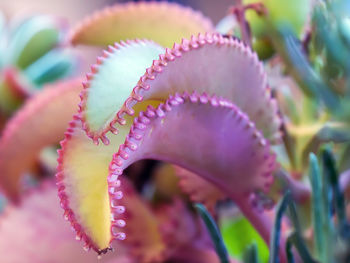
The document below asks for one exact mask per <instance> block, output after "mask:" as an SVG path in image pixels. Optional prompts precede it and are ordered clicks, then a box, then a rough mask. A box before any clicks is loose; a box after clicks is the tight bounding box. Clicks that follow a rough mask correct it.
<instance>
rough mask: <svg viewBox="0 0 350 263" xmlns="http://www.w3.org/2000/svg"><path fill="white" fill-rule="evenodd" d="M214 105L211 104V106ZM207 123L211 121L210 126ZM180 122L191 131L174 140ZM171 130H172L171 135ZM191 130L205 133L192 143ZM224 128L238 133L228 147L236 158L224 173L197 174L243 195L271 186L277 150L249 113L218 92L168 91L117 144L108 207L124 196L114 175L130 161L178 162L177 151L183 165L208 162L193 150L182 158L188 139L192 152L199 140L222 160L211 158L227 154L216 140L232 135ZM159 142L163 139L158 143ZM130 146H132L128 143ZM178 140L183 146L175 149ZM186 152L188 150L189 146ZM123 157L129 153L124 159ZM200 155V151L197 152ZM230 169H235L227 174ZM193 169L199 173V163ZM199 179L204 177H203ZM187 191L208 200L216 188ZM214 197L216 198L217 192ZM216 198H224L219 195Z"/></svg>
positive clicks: (216, 170)
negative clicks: (201, 128)
mask: <svg viewBox="0 0 350 263" xmlns="http://www.w3.org/2000/svg"><path fill="white" fill-rule="evenodd" d="M213 104H214V105H215V106H212V105H213ZM201 105H203V106H201ZM203 107H204V108H203ZM176 116H192V117H191V118H186V117H183V118H182V119H179V117H176ZM158 119H165V120H166V121H165V122H162V124H161V125H159V123H158ZM187 119H189V120H187ZM193 119H195V120H194V122H195V123H197V124H198V122H199V120H201V121H202V125H203V126H205V128H203V129H204V130H205V134H207V133H208V131H211V136H210V137H208V135H205V134H204V133H203V134H202V131H201V130H200V129H197V130H196V127H194V125H193V123H192V120H193ZM221 119H225V122H221V121H220V120H221ZM211 124H212V125H215V126H213V127H211V126H210V125H211ZM206 125H207V126H208V127H207V126H206ZM199 126H201V125H199ZM179 127H191V131H187V134H188V135H187V136H180V137H181V140H177V139H176V137H177V136H176V135H175V134H180V133H181V132H180V131H179V130H178V129H179ZM210 127H211V128H210ZM224 127H228V128H227V129H228V130H225V128H224ZM150 130H152V132H151V134H149V133H150ZM165 130H166V131H167V135H165V134H164V133H163V132H165ZM192 130H196V131H192ZM217 130H220V131H221V132H220V133H218V132H217ZM173 133H174V135H172V134H173ZM192 133H196V134H197V136H199V135H203V138H202V137H200V138H201V140H198V141H196V143H193V142H192V143H191V142H190V141H191V139H192V140H193V138H192V137H191V136H192V135H193V134H192ZM222 133H230V135H232V137H234V138H236V139H233V140H232V141H231V142H227V143H228V144H232V147H236V148H237V149H234V148H232V150H230V154H231V155H232V156H236V157H234V158H237V159H232V160H230V161H228V164H227V165H229V167H230V168H228V167H226V168H225V169H224V171H226V173H224V172H223V171H221V170H220V168H219V169H218V168H216V167H211V166H210V165H209V166H208V167H207V166H206V167H205V168H203V169H205V171H206V172H205V173H206V174H207V173H208V171H211V172H212V173H215V175H216V176H214V177H210V175H209V178H208V177H206V176H205V175H203V174H200V175H201V176H203V177H204V178H206V179H208V180H212V181H215V182H216V183H217V184H218V185H220V186H221V187H223V188H225V191H224V192H225V193H226V195H227V196H229V195H230V193H231V194H232V191H233V192H234V193H235V195H237V192H239V193H241V194H242V195H244V194H246V193H247V192H248V193H254V192H255V191H257V190H261V191H263V192H265V191H266V190H267V188H269V186H270V185H271V180H273V177H272V175H271V174H272V172H273V171H274V169H275V168H276V160H275V155H274V154H272V153H271V151H270V148H269V143H268V141H267V140H266V139H264V138H263V135H262V134H261V133H260V132H259V131H257V129H256V127H255V125H254V124H253V123H252V122H251V121H250V120H249V118H248V116H247V115H245V114H244V113H242V112H241V111H240V110H239V108H238V107H236V106H234V105H233V104H232V103H231V102H229V101H227V100H224V99H221V98H218V97H217V96H209V95H207V94H206V93H203V94H198V93H197V92H193V93H191V94H189V93H184V94H182V95H179V94H175V95H172V96H169V98H168V100H166V102H165V103H162V104H160V105H159V106H158V107H157V108H153V107H151V106H149V107H148V108H147V110H146V111H145V112H141V113H140V114H139V116H138V117H137V118H135V119H134V124H133V126H132V127H131V129H130V132H129V135H128V136H127V139H126V140H125V143H124V144H123V145H121V146H120V147H119V150H118V152H117V153H116V154H115V155H114V156H113V160H112V162H111V165H110V171H109V176H108V188H109V194H110V205H111V207H115V206H118V205H117V204H118V200H121V199H122V193H121V192H120V190H118V187H119V186H116V182H117V181H118V180H119V179H118V176H120V175H121V174H122V173H123V169H125V168H126V167H127V166H128V165H130V164H131V163H132V162H134V161H136V160H139V159H140V158H141V159H142V158H147V157H148V155H149V156H152V158H155V159H159V160H167V161H170V162H176V160H177V159H176V158H178V157H176V156H181V158H182V162H183V163H184V164H183V165H184V166H189V169H193V170H196V169H198V167H194V166H196V165H199V166H202V165H204V166H205V165H206V164H204V163H201V161H200V160H195V159H193V156H197V155H196V154H195V153H193V155H191V156H192V157H188V158H189V159H191V158H192V159H191V160H192V161H191V162H186V159H187V155H186V153H185V152H186V149H187V148H186V147H187V146H186V145H184V144H191V145H192V148H191V151H192V152H193V151H195V150H196V149H195V148H196V146H195V145H196V144H199V145H200V146H199V148H200V149H205V148H208V149H210V150H208V152H213V153H212V155H211V154H209V155H210V157H206V158H210V159H212V162H213V163H214V162H215V163H220V162H221V161H220V160H217V161H214V159H215V158H220V157H219V156H222V155H225V151H226V150H229V148H227V145H226V144H227V143H222V142H221V141H220V140H224V139H223V138H228V137H230V136H227V137H225V135H222ZM231 133H232V134H231ZM135 134H137V138H136V137H135ZM163 136H166V137H167V138H168V140H169V138H175V139H173V140H172V141H171V142H165V141H161V138H162V137H163ZM220 136H221V137H220ZM222 136H224V137H222ZM140 137H141V138H144V140H142V139H140ZM186 137H188V138H186ZM190 138H191V139H190ZM182 140H184V141H182ZM206 143H208V145H204V144H206ZM211 143H213V145H211ZM242 143H244V144H245V145H244V147H243V146H242V145H241V144H242ZM159 144H162V146H160V145H159ZM163 144H164V145H163ZM167 144H169V145H170V144H171V145H173V146H174V147H170V146H169V145H167ZM131 145H133V146H132V147H131ZM176 145H182V146H179V147H178V148H177V147H176ZM209 145H210V146H209ZM188 147H190V146H188ZM144 148H146V149H144ZM170 148H171V149H172V150H171V151H167V149H170ZM217 149H221V150H217ZM239 149H241V150H239ZM176 151H179V152H176ZM182 151H184V152H182ZM188 151H189V152H191V151H190V150H188ZM235 151H237V152H235ZM174 152H175V153H174ZM242 155H244V156H245V157H247V161H246V162H245V164H244V165H243V166H241V168H239V165H242V164H240V162H241V161H238V159H239V160H242V158H241V156H242ZM126 156H127V158H125V157H126ZM198 156H200V154H199V155H198ZM225 156H226V155H225ZM135 158H136V159H135ZM206 158H205V159H206ZM192 163H195V165H194V166H191V165H192ZM252 163H254V165H252ZM221 165H224V164H221ZM237 167H238V168H237ZM249 167H250V168H252V167H254V168H253V170H249V169H250V168H249ZM256 167H258V168H256ZM230 169H231V170H233V171H231V172H230V173H227V171H230ZM240 169H244V173H245V174H246V177H245V178H246V180H244V181H242V180H239V176H240V175H241V174H242V172H241V171H240ZM197 171H198V172H199V173H201V170H200V168H199V170H197ZM205 173H204V174H205ZM220 174H226V175H223V176H222V178H220ZM228 174H229V175H228ZM180 177H181V176H180ZM201 180H204V179H202V178H201ZM195 181H196V180H195ZM240 181H241V182H240ZM204 184H205V183H204ZM225 184H226V186H225ZM232 188H234V189H232ZM185 191H186V192H188V193H189V194H190V195H191V194H192V198H193V199H195V200H196V201H204V202H211V201H212V200H210V198H211V197H210V195H211V194H212V193H213V191H214V193H215V190H213V191H211V190H209V191H208V193H207V194H203V195H196V194H195V189H193V187H192V188H188V187H187V188H186V189H185ZM213 196H216V198H218V197H217V195H216V194H214V195H213ZM219 198H224V197H223V196H222V195H219ZM258 200H259V196H257V197H254V202H255V204H260V203H259V202H258ZM212 203H213V202H212ZM212 203H211V204H212ZM214 203H215V200H214ZM255 207H256V208H259V209H260V207H258V205H255ZM211 208H213V205H211ZM112 232H113V231H112ZM112 234H113V233H112Z"/></svg>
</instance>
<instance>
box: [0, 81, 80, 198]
mask: <svg viewBox="0 0 350 263" xmlns="http://www.w3.org/2000/svg"><path fill="white" fill-rule="evenodd" d="M80 90H81V86H80V80H79V79H74V80H69V81H65V82H61V83H60V84H56V85H53V86H51V87H47V88H46V89H45V90H43V92H41V93H40V94H38V95H36V96H33V97H32V98H30V99H29V100H28V101H27V102H26V103H25V104H24V106H23V107H22V108H21V110H19V111H18V112H17V113H16V115H15V116H14V117H13V118H12V119H11V120H10V121H9V122H8V123H7V125H6V127H5V129H4V133H3V135H2V137H1V139H0V156H1V157H0V185H1V188H2V189H3V190H4V191H6V192H7V194H8V196H9V197H10V198H11V199H12V200H13V201H18V200H19V181H20V176H21V175H22V174H24V173H25V172H28V171H29V170H30V168H31V167H32V165H33V164H34V163H36V161H37V157H38V155H39V153H40V150H41V149H43V148H45V147H47V146H49V145H54V144H57V143H58V142H59V140H60V139H61V137H62V134H63V133H64V131H65V129H66V127H67V123H68V121H69V120H70V118H71V116H72V115H73V114H74V111H75V110H76V105H77V103H78V100H79V98H78V94H79V92H80ZM62 101H65V103H62ZM57 112H59V113H60V114H59V115H57ZM53 116H56V117H55V121H54V122H53V121H52V117H53ZM43 127H45V129H43ZM18 160H21V165H18Z"/></svg>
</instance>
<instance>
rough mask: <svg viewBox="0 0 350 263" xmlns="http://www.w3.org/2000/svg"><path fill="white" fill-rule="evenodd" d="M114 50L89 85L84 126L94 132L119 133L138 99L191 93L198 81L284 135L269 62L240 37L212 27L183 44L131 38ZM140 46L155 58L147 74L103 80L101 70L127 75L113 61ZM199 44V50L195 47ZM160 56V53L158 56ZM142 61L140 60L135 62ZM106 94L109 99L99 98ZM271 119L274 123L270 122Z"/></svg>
mask: <svg viewBox="0 0 350 263" xmlns="http://www.w3.org/2000/svg"><path fill="white" fill-rule="evenodd" d="M141 43H143V44H142V45H141ZM109 50H110V51H109V52H110V53H109V54H111V55H109V56H108V59H106V60H104V61H103V63H102V64H101V65H98V73H96V74H94V75H93V77H90V78H91V81H89V85H86V86H87V87H88V88H87V89H85V92H84V94H83V95H82V96H81V97H82V103H81V105H82V106H81V110H80V111H81V114H82V120H83V122H84V129H85V130H86V132H87V134H88V136H90V137H91V138H95V140H96V138H97V139H99V138H100V139H102V137H101V135H102V134H106V133H107V132H109V131H111V130H112V131H113V132H114V133H116V132H117V130H118V128H117V126H119V125H125V124H126V120H125V119H124V118H123V116H124V115H125V114H126V115H133V114H134V110H133V107H134V105H135V104H137V103H139V102H141V101H146V100H154V99H157V100H159V99H161V100H165V99H166V98H167V96H169V95H170V94H171V93H173V92H174V90H173V88H174V87H177V89H178V90H177V91H178V92H180V93H184V92H189V93H191V92H193V91H194V87H196V89H197V92H199V93H205V92H207V93H215V94H216V95H218V96H221V97H223V98H225V99H227V101H231V103H234V104H235V105H237V106H238V107H240V108H241V109H242V111H243V112H245V113H246V114H247V115H248V116H249V117H250V119H251V120H252V121H254V122H255V124H256V126H257V128H258V129H259V130H262V131H263V133H264V135H265V136H266V138H268V139H272V138H274V139H276V141H278V138H280V131H279V128H280V124H281V119H280V116H279V115H278V109H277V105H276V103H275V101H274V99H273V98H271V94H270V91H269V87H268V85H267V82H266V74H265V73H264V69H263V65H262V63H260V62H259V60H258V58H257V55H256V54H255V53H253V51H251V49H250V48H249V47H247V46H245V45H244V44H242V43H241V42H240V41H239V40H236V39H233V38H224V37H222V36H221V35H219V34H210V33H206V34H199V35H198V36H196V37H195V36H193V37H191V38H190V40H186V39H183V40H182V42H181V44H176V45H174V46H173V49H165V51H164V49H162V48H161V47H160V46H157V45H156V44H155V43H153V42H149V41H145V40H144V41H142V40H138V41H135V42H132V41H128V42H126V43H122V48H120V45H119V46H118V45H115V46H114V47H110V48H109ZM135 50H137V52H136V54H138V55H139V58H144V57H147V59H146V60H147V61H148V62H147V63H150V64H151V66H150V67H149V68H148V69H147V70H146V72H145V71H144V69H142V70H140V72H142V73H144V75H143V76H142V77H141V78H139V76H140V75H141V74H142V73H141V74H138V73H137V74H135V76H134V77H135V78H133V81H128V82H127V83H119V80H118V78H117V77H116V79H115V80H111V77H109V78H108V81H107V80H105V79H103V80H100V78H99V74H101V76H102V75H106V74H107V73H106V72H110V76H119V75H120V74H121V75H123V74H122V71H120V70H119V69H118V67H115V66H114V67H112V66H111V65H114V64H113V61H114V60H115V61H118V63H122V62H120V60H121V57H120V56H122V57H123V56H125V55H127V54H129V55H130V56H133V57H135ZM193 50H195V51H196V52H192V51H193ZM161 53H162V54H161ZM159 54H161V55H159ZM203 54H205V56H204V55H203ZM158 55H159V57H158ZM155 57H158V59H155V60H154V58H155ZM208 57H211V58H212V60H211V61H212V63H206V62H205V61H204V59H207V58H208ZM143 60H145V59H143ZM135 61H137V59H135ZM152 61H153V62H152ZM135 63H136V62H135ZM147 63H144V64H143V65H144V66H145V65H147ZM139 67H140V65H138V63H136V64H135V68H139ZM94 68H96V67H94ZM124 68H125V67H124ZM218 68H220V70H218ZM95 71H97V69H95ZM174 74H175V75H176V76H177V77H174ZM136 79H137V80H138V82H137V81H136ZM107 82H108V83H107ZM136 83H137V85H136V86H135V84H136ZM102 84H103V85H102ZM113 87H116V88H113ZM257 94H261V96H257ZM101 98H103V101H104V104H103V105H101V103H99V102H98V101H97V100H98V99H101ZM112 98H115V99H114V100H113V99H112ZM116 98H117V99H116ZM197 99H198V100H200V101H201V102H202V103H206V101H205V100H206V97H205V96H204V97H202V98H197V97H196V96H193V98H192V100H197ZM210 101H211V103H212V105H216V104H217V101H216V100H215V99H214V100H210ZM251 101H254V102H255V103H251ZM175 103H176V102H175ZM221 103H226V102H224V101H221ZM106 109H108V110H106ZM111 109H112V110H111ZM266 122H269V123H273V125H266ZM112 125H113V128H111V127H112ZM102 141H103V140H102ZM105 142H106V140H105Z"/></svg>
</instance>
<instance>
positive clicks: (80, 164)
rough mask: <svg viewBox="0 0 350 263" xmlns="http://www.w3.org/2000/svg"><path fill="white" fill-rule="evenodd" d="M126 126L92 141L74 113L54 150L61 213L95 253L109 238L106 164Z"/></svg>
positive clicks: (125, 130) (106, 244)
mask: <svg viewBox="0 0 350 263" xmlns="http://www.w3.org/2000/svg"><path fill="white" fill-rule="evenodd" d="M148 103H152V102H148ZM140 105H141V106H142V103H141V104H140ZM154 105H157V104H154ZM129 118H130V117H129ZM128 121H129V122H130V123H131V120H128ZM129 128H130V127H129V126H122V127H121V129H120V130H119V135H118V136H113V134H111V133H110V134H107V135H106V139H107V140H109V141H110V144H109V145H105V144H100V145H95V144H94V143H92V141H91V139H90V138H89V137H88V136H86V134H85V132H84V130H83V127H82V121H81V119H80V117H79V116H78V115H75V116H74V117H73V121H71V122H70V124H69V128H68V129H67V132H66V133H65V139H64V140H63V141H62V142H61V150H59V151H58V154H59V157H58V162H59V166H58V168H57V174H56V177H57V181H58V182H57V185H58V188H59V197H60V199H61V202H62V204H63V209H64V210H65V214H66V215H67V218H68V219H69V221H70V222H71V224H72V225H73V227H74V229H75V231H76V232H77V235H79V236H81V239H82V240H83V241H84V242H85V245H86V247H89V248H93V249H94V250H96V251H98V252H99V253H103V252H106V251H107V248H108V246H109V242H110V240H111V235H110V227H111V224H110V214H111V210H110V207H109V201H108V187H107V181H106V178H107V176H108V164H109V163H110V161H111V160H112V156H113V153H114V152H115V149H116V147H118V146H119V145H120V144H122V143H123V140H124V138H125V136H126V135H127V133H128V131H129ZM121 238H122V236H121Z"/></svg>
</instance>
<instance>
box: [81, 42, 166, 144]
mask: <svg viewBox="0 0 350 263" xmlns="http://www.w3.org/2000/svg"><path fill="white" fill-rule="evenodd" d="M163 50H164V49H163V48H162V47H160V46H159V45H158V44H155V43H154V42H152V41H148V40H138V39H136V40H133V41H130V40H127V41H126V42H121V43H119V44H118V43H115V44H114V45H113V46H109V47H108V50H105V51H103V54H102V56H101V57H99V58H98V59H97V63H96V64H95V65H93V66H91V73H89V74H87V81H86V82H84V83H83V87H84V90H83V91H82V92H81V94H80V98H81V102H80V104H79V113H80V117H81V119H82V121H83V128H84V130H85V131H86V133H87V135H88V136H89V137H90V138H91V139H92V140H93V141H94V143H95V144H98V143H99V141H101V142H102V143H103V144H105V145H108V144H109V143H110V142H109V139H108V138H107V137H106V133H107V132H109V131H111V132H112V133H114V134H117V133H118V128H117V127H116V126H117V125H118V124H119V125H125V124H126V120H125V119H124V118H123V115H125V114H127V115H133V114H134V110H133V109H132V106H131V105H133V104H135V103H137V102H139V101H142V100H143V97H142V95H141V94H140V92H141V91H140V90H141V88H134V86H135V83H137V81H138V80H139V77H140V75H142V74H143V73H144V69H145V68H147V67H149V66H150V65H151V64H152V61H153V60H154V59H156V58H157V57H158V54H159V53H162V52H163ZM129 57H131V58H134V59H130V58H129ZM125 65H127V66H125ZM129 68H133V71H132V73H130V70H129ZM121 76H128V78H125V77H121ZM130 94H131V95H130ZM129 95H130V96H129ZM100 100H103V101H104V103H103V104H101V103H100Z"/></svg>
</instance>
